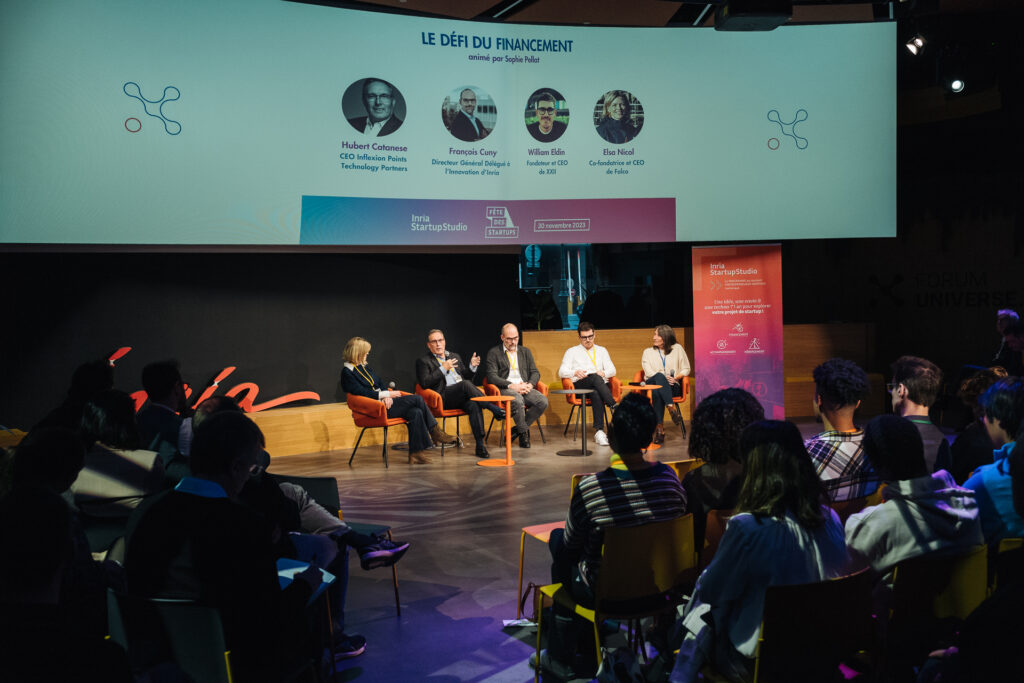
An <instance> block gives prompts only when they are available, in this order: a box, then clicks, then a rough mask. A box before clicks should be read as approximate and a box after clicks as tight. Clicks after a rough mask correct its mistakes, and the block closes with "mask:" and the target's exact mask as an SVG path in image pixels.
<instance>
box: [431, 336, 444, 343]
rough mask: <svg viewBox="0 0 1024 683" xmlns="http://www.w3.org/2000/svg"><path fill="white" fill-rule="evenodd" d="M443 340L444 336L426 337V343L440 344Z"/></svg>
mask: <svg viewBox="0 0 1024 683" xmlns="http://www.w3.org/2000/svg"><path fill="white" fill-rule="evenodd" d="M443 341H444V337H441V338H440V339H428V340H427V343H428V344H440V343H441V342H443Z"/></svg>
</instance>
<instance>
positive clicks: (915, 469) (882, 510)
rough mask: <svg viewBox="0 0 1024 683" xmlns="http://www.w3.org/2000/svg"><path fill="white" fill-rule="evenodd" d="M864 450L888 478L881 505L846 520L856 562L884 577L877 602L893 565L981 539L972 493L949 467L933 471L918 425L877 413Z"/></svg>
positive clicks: (882, 596) (867, 431) (889, 580)
mask: <svg viewBox="0 0 1024 683" xmlns="http://www.w3.org/2000/svg"><path fill="white" fill-rule="evenodd" d="M864 431H865V436H864V454H865V456H866V457H867V459H868V460H869V461H870V462H871V465H872V467H873V468H874V471H875V472H877V473H878V476H879V477H880V478H881V479H882V481H884V482H885V483H886V486H885V488H884V489H882V499H883V502H882V504H881V505H874V506H871V507H868V508H865V509H864V510H862V511H860V512H857V513H854V514H853V515H851V516H850V518H849V519H847V520H846V543H847V545H848V546H849V549H850V556H851V558H852V559H853V562H854V566H855V567H859V566H870V567H871V570H872V572H873V573H875V574H876V575H878V576H879V577H882V582H881V583H880V591H879V592H878V593H877V599H878V600H879V601H880V602H879V604H882V602H883V601H884V600H885V598H886V593H887V588H888V587H889V586H891V584H892V574H891V571H892V568H893V567H894V566H895V565H896V564H897V563H898V562H901V561H903V560H908V559H910V558H912V557H917V556H919V555H925V554H928V553H935V552H947V553H952V552H956V551H958V550H966V549H967V548H970V547H971V546H973V545H977V544H979V543H981V542H982V536H981V525H980V523H979V521H978V506H977V503H976V501H975V497H974V493H973V492H971V491H968V490H966V489H962V488H960V487H958V486H957V485H956V482H955V481H953V477H952V476H951V475H950V474H949V472H947V471H945V470H939V471H938V472H935V473H932V474H929V472H928V466H927V464H925V459H924V445H923V442H922V441H921V434H920V432H919V431H918V430H917V426H916V425H914V424H913V423H911V422H909V421H907V420H906V419H904V418H902V417H898V416H896V415H879V416H878V417H876V418H874V419H873V420H871V422H869V423H868V425H867V427H866V428H865V430H864Z"/></svg>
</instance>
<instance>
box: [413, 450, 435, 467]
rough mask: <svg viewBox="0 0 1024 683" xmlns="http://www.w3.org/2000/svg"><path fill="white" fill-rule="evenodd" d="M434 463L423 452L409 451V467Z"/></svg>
mask: <svg viewBox="0 0 1024 683" xmlns="http://www.w3.org/2000/svg"><path fill="white" fill-rule="evenodd" d="M432 462H434V461H433V460H431V459H430V458H428V457H427V456H426V455H424V453H423V451H409V464H410V465H429V464H430V463H432Z"/></svg>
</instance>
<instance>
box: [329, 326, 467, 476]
mask: <svg viewBox="0 0 1024 683" xmlns="http://www.w3.org/2000/svg"><path fill="white" fill-rule="evenodd" d="M369 355H370V342H368V341H366V340H365V339H363V338H362V337H352V338H351V339H349V340H348V343H346V344H345V350H344V351H343V352H342V358H343V359H344V361H345V367H344V368H342V370H341V388H342V389H344V391H345V393H347V394H355V395H356V396H365V397H367V398H372V399H376V400H378V401H382V402H383V403H384V407H386V408H387V411H388V416H389V417H401V418H403V419H405V421H406V422H407V423H408V429H409V464H410V465H413V464H415V465H425V464H428V463H430V462H431V460H430V458H428V457H427V456H426V455H425V454H424V451H426V450H427V449H428V448H431V447H432V446H433V445H434V444H435V443H437V444H440V443H444V444H453V443H455V442H456V438H455V437H454V436H452V435H450V434H445V433H444V432H442V431H441V427H440V426H438V424H437V420H435V419H434V416H433V415H431V414H430V411H429V410H428V409H427V404H426V403H424V402H423V397H422V396H419V395H416V394H413V395H403V394H402V392H400V391H392V390H391V389H389V388H387V387H385V386H384V383H383V382H382V381H381V379H380V377H378V376H377V373H375V372H374V371H373V369H372V368H370V366H369V365H368V364H367V362H366V359H367V357H368V356H369Z"/></svg>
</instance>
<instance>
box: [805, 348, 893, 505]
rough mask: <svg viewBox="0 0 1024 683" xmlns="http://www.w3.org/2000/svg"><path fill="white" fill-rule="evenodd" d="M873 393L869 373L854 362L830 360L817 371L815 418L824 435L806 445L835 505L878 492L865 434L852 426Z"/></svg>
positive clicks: (810, 440)
mask: <svg viewBox="0 0 1024 683" xmlns="http://www.w3.org/2000/svg"><path fill="white" fill-rule="evenodd" d="M870 389H871V384H870V382H869V381H868V375H867V373H866V372H864V370H863V369H862V368H861V367H860V366H859V365H857V364H856V363H854V362H853V361H849V360H845V359H843V358H831V359H829V360H827V361H825V362H824V363H822V364H821V365H819V366H818V367H816V368H814V414H815V416H820V417H821V420H822V422H823V423H824V425H825V431H823V432H821V433H820V434H817V435H816V436H813V437H811V438H810V439H808V440H807V441H806V442H804V445H805V446H806V447H807V452H808V453H810V455H811V461H812V462H813V463H814V467H815V469H816V470H817V471H818V477H820V478H821V480H822V481H823V482H824V483H825V490H826V491H828V495H829V498H831V499H832V501H834V502H839V501H844V500H853V499H855V498H863V497H864V496H869V495H871V494H872V493H874V492H875V491H876V490H877V489H878V484H879V481H878V476H877V475H876V474H875V472H874V471H873V470H872V469H871V465H870V464H869V463H868V462H867V460H865V459H864V453H863V446H862V443H863V440H864V432H863V431H862V430H860V429H858V428H857V426H856V425H854V423H853V414H854V412H856V410H857V408H858V407H860V402H861V400H862V399H863V398H864V397H865V396H867V395H868V392H869V391H870Z"/></svg>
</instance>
